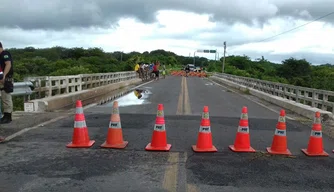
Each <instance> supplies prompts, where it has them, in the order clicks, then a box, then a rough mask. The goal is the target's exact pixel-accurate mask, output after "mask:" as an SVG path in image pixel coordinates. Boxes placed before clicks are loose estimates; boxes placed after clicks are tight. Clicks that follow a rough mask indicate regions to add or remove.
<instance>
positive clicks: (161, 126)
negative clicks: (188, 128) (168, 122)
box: [154, 124, 166, 131]
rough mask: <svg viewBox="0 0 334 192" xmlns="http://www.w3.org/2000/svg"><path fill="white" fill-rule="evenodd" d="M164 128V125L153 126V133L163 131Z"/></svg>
mask: <svg viewBox="0 0 334 192" xmlns="http://www.w3.org/2000/svg"><path fill="white" fill-rule="evenodd" d="M165 130H166V127H165V124H155V125H154V131H165Z"/></svg>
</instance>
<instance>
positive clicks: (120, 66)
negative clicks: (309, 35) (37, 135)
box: [9, 47, 334, 110]
mask: <svg viewBox="0 0 334 192" xmlns="http://www.w3.org/2000/svg"><path fill="white" fill-rule="evenodd" d="M9 51H10V52H11V54H12V57H13V60H14V71H15V81H16V82H18V81H23V79H24V77H26V76H47V75H53V76H59V75H77V74H85V73H107V72H117V71H131V70H134V66H135V63H137V62H145V63H150V62H154V61H156V60H159V61H160V62H161V63H162V64H165V65H166V66H167V68H168V71H170V70H177V69H181V68H182V66H183V65H186V64H191V63H193V57H185V56H179V55H176V54H175V53H173V52H169V51H164V50H154V51H151V52H143V53H139V52H131V53H121V52H112V53H107V52H104V51H103V50H102V49H100V48H90V49H83V48H64V47H52V48H45V49H36V48H33V47H27V48H24V49H9ZM196 66H200V67H204V68H205V69H206V70H207V71H209V72H221V71H222V59H220V60H218V61H212V60H208V59H206V58H204V57H196ZM225 73H228V74H233V75H239V76H244V77H251V78H256V79H262V80H268V81H273V82H281V83H287V84H292V85H297V86H304V87H311V88H317V89H325V90H332V91H334V83H333V82H334V66H333V65H331V64H323V65H317V66H314V65H311V63H309V62H308V61H306V60H303V59H302V60H298V59H295V58H287V59H286V60H284V61H282V63H281V64H276V63H272V62H270V61H268V60H266V59H265V58H264V57H261V58H259V59H256V60H254V61H252V60H251V59H250V58H249V57H247V56H229V57H226V64H225ZM14 103H15V110H22V109H23V104H22V103H23V100H22V98H18V97H17V98H15V99H14Z"/></svg>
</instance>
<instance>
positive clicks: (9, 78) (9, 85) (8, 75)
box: [0, 42, 14, 124]
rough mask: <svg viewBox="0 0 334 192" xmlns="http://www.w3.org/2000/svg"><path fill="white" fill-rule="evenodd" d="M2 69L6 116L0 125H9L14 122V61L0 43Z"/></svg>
mask: <svg viewBox="0 0 334 192" xmlns="http://www.w3.org/2000/svg"><path fill="white" fill-rule="evenodd" d="M0 67H1V69H2V71H3V78H2V79H1V80H0V90H1V100H2V103H3V112H4V115H3V117H2V118H1V120H0V124H7V123H10V122H11V121H12V112H13V100H12V95H11V93H12V92H13V91H14V83H13V81H14V80H13V60H12V56H11V54H10V53H9V52H8V51H6V50H4V49H3V46H2V43H1V42H0Z"/></svg>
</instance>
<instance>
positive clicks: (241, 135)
mask: <svg viewBox="0 0 334 192" xmlns="http://www.w3.org/2000/svg"><path fill="white" fill-rule="evenodd" d="M247 111H248V110H247V107H243V108H242V112H241V118H240V121H239V127H238V132H237V135H236V138H235V141H234V145H230V146H229V148H230V149H231V150H232V151H234V152H255V150H254V149H253V148H252V147H251V146H250V137H249V126H248V112H247Z"/></svg>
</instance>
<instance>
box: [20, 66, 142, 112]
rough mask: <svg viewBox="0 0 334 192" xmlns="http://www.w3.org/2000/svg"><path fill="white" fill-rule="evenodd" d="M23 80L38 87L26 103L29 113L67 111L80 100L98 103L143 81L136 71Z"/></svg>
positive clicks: (26, 109)
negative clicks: (107, 96)
mask: <svg viewBox="0 0 334 192" xmlns="http://www.w3.org/2000/svg"><path fill="white" fill-rule="evenodd" d="M24 81H29V82H32V83H33V85H34V87H35V89H34V91H33V94H31V95H29V96H28V98H27V99H26V102H25V104H24V105H25V111H26V112H33V111H37V112H42V111H54V110H58V109H62V108H66V107H69V106H73V105H74V104H75V101H76V100H77V99H80V100H82V101H83V103H84V102H85V101H87V102H86V104H89V103H91V102H98V100H99V99H101V98H100V97H102V96H103V95H106V94H121V93H116V92H118V91H117V90H120V89H122V88H125V87H127V86H129V85H132V84H136V83H139V82H141V80H140V79H139V78H138V77H137V74H136V72H134V71H125V72H114V73H94V74H80V75H70V76H42V77H27V78H25V79H24ZM114 92H115V93H114ZM102 99H104V98H102Z"/></svg>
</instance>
